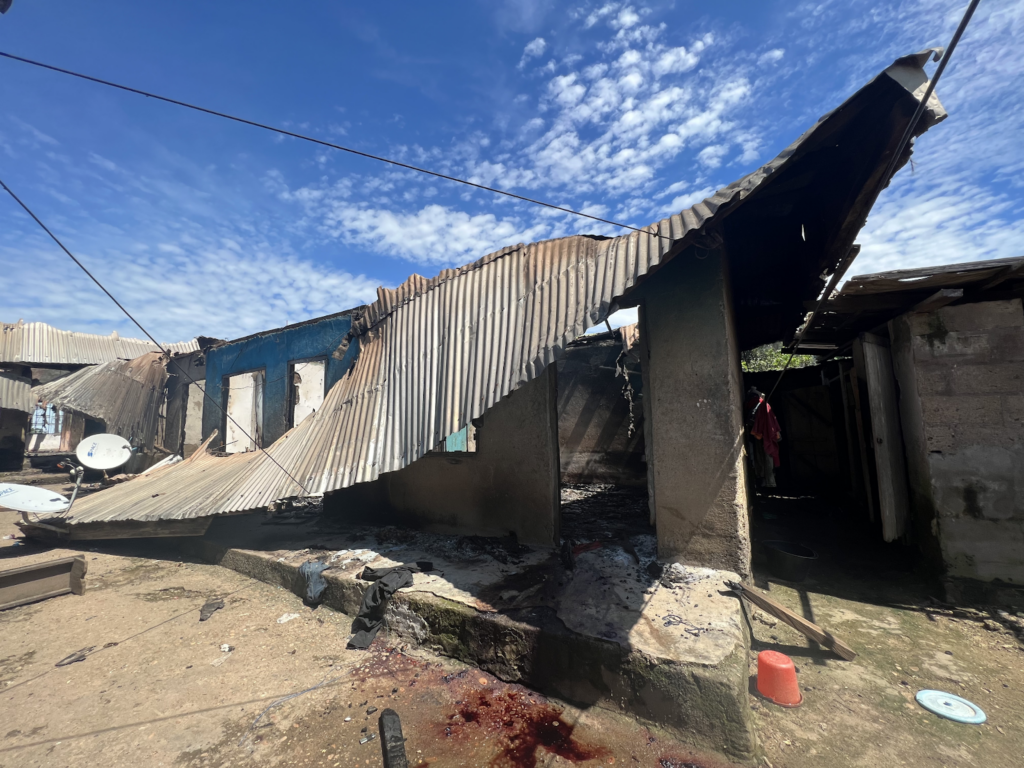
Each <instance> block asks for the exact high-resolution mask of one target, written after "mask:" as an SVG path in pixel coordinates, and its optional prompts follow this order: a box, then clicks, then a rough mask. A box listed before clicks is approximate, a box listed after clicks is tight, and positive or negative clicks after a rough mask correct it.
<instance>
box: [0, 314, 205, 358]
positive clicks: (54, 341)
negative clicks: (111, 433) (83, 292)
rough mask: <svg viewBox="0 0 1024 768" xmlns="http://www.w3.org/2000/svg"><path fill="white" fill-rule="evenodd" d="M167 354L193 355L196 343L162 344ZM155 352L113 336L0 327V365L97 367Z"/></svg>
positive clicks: (43, 325)
mask: <svg viewBox="0 0 1024 768" xmlns="http://www.w3.org/2000/svg"><path fill="white" fill-rule="evenodd" d="M165 348H166V349H167V350H168V351H169V352H171V353H183V352H195V351H197V350H198V349H199V342H198V341H196V340H195V339H193V340H192V341H183V342H179V343H177V344H166V345H165ZM156 351H158V348H157V346H156V345H155V344H154V343H153V342H151V341H148V340H142V339H122V338H121V337H120V336H118V335H117V333H112V334H111V335H110V336H98V335H95V334H91V333H77V332H75V331H62V330H59V329H57V328H54V327H53V326H51V325H47V324H46V323H24V322H21V321H19V322H17V323H3V325H2V326H0V363H21V364H22V365H98V364H100V363H107V362H110V361H111V360H132V359H134V358H136V357H138V356H139V355H143V354H145V353H146V352H156Z"/></svg>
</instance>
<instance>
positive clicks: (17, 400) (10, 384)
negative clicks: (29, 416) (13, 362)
mask: <svg viewBox="0 0 1024 768" xmlns="http://www.w3.org/2000/svg"><path fill="white" fill-rule="evenodd" d="M35 404H36V401H35V400H34V399H33V397H32V380H31V379H28V378H26V377H24V376H19V375H17V374H16V373H11V372H10V371H0V408H8V409H10V410H12V411H24V412H25V413H32V412H33V411H34V410H35Z"/></svg>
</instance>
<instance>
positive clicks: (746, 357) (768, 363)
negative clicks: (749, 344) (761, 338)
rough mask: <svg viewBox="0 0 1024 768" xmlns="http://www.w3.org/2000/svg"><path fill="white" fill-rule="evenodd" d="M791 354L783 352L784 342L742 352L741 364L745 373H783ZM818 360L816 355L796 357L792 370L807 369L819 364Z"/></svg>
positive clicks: (791, 364)
mask: <svg viewBox="0 0 1024 768" xmlns="http://www.w3.org/2000/svg"><path fill="white" fill-rule="evenodd" d="M788 359H789V353H788V352H783V351H782V342H781V341H777V342H775V343H774V344H765V345H764V346H762V347H756V348H754V349H751V350H748V351H746V352H742V353H741V354H740V364H741V365H742V366H743V372H744V373H760V372H761V371H781V370H782V369H783V368H785V367H786V361H787V360H788ZM817 362H818V359H817V358H816V357H815V356H814V355H795V356H794V357H793V362H792V363H790V364H789V367H790V368H806V367H807V366H809V365H815V364H817Z"/></svg>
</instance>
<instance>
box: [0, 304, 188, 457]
mask: <svg viewBox="0 0 1024 768" xmlns="http://www.w3.org/2000/svg"><path fill="white" fill-rule="evenodd" d="M164 348H165V349H167V350H169V351H170V352H172V353H174V354H180V353H189V352H193V351H195V350H197V349H198V348H199V341H198V340H193V341H190V342H180V343H177V344H168V345H164ZM158 349H159V347H158V346H157V345H156V344H154V343H153V342H151V341H148V340H142V339H130V338H121V336H120V335H118V334H117V333H116V332H114V333H112V334H111V335H110V336H100V335H97V334H89V333H79V332H76V331H62V330H59V329H57V328H54V327H52V326H50V325H47V324H46V323H25V322H23V321H21V320H19V321H18V322H17V323H3V325H2V327H0V368H3V369H5V370H6V371H7V373H8V374H9V375H11V376H14V377H16V378H19V379H23V380H24V381H27V382H28V384H29V387H30V388H35V389H34V390H33V391H32V392H31V394H30V395H29V397H30V398H31V404H30V407H29V410H28V414H27V416H16V415H14V414H13V413H12V414H7V415H6V417H5V418H4V424H7V425H8V427H9V429H5V427H3V426H0V430H3V431H4V433H5V438H6V444H7V446H8V447H7V451H8V453H7V455H8V458H9V460H10V464H11V466H12V467H13V465H14V463H16V461H15V459H14V458H13V456H15V455H18V454H19V452H20V455H21V456H22V458H23V457H24V455H25V454H27V455H28V456H29V457H30V459H32V460H33V461H36V462H39V463H41V464H43V465H46V464H49V463H52V461H53V460H54V459H55V458H56V457H59V456H63V455H66V454H68V453H70V452H73V451H74V449H75V446H77V444H78V441H79V440H81V439H82V437H83V436H84V435H87V434H95V433H97V432H101V431H104V429H106V428H107V427H104V422H106V421H107V420H108V419H107V418H104V417H97V416H94V415H91V414H90V413H89V412H88V411H86V410H82V409H78V410H74V409H68V410H67V411H66V412H65V410H63V407H62V406H61V405H60V404H58V403H57V402H56V400H54V399H52V398H51V397H50V395H52V394H54V393H58V392H63V391H65V390H66V389H69V388H72V389H74V390H75V393H76V394H75V402H80V403H81V402H85V401H86V400H89V399H90V397H93V398H100V399H102V398H103V395H102V393H100V392H94V393H93V394H92V395H91V396H90V395H88V394H87V390H88V389H96V387H97V386H99V385H101V384H105V383H106V382H107V379H106V378H105V377H100V378H99V379H94V378H93V377H92V376H93V375H92V374H86V373H83V372H84V371H88V370H89V369H91V368H93V367H95V366H101V365H105V364H110V363H114V364H115V367H116V366H117V364H119V363H121V362H125V361H129V360H132V359H135V358H139V357H140V356H142V355H145V354H147V353H151V352H155V351H157V350H158ZM76 373H79V374H81V376H82V377H84V379H85V380H86V381H87V382H91V383H88V384H86V385H85V386H84V387H83V386H80V385H79V383H78V382H79V381H80V379H79V378H76V379H73V380H71V381H70V382H65V383H64V384H57V385H55V386H54V387H53V388H49V389H47V387H48V386H49V385H51V384H54V383H55V382H57V381H59V380H60V379H62V378H65V377H69V376H71V375H73V374H76ZM108 373H109V372H108ZM80 378H81V377H80ZM8 386H14V385H8ZM21 387H22V395H24V392H23V389H24V383H22V384H21ZM40 387H42V388H43V389H40ZM119 391H121V390H119ZM40 392H42V393H43V394H44V395H45V398H44V401H43V402H42V403H40V401H39V396H38V395H39V393H40ZM8 395H9V396H11V397H13V392H10V393H8ZM22 405H25V403H24V402H23V403H22ZM107 405H109V404H107ZM3 407H4V408H6V407H7V406H3ZM100 411H102V413H104V414H105V415H106V416H107V417H111V414H110V410H109V408H108V407H104V408H101V409H100ZM22 413H23V412H22ZM155 418H156V417H155V416H154V419H155ZM122 421H123V419H122ZM18 422H22V423H23V427H24V429H23V431H24V437H23V438H22V439H21V440H20V441H19V440H18V439H17V438H16V435H15V433H16V432H18V431H19V430H21V429H22V427H19V426H18V424H17V423H18ZM118 434H120V433H118ZM18 444H20V451H19V448H18ZM17 463H18V467H16V468H20V461H19V462H17Z"/></svg>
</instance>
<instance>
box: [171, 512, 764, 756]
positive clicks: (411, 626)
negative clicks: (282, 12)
mask: <svg viewBox="0 0 1024 768" xmlns="http://www.w3.org/2000/svg"><path fill="white" fill-rule="evenodd" d="M225 532H228V533H235V534H237V530H235V529H234V528H232V529H230V530H228V529H227V528H225V531H222V535H223V534H224V533H225ZM323 538H324V537H322V536H319V535H318V537H317V540H318V541H319V540H322V539H323ZM279 543H281V544H284V543H285V542H279ZM182 544H183V546H184V547H186V548H187V551H189V552H191V553H193V554H195V555H198V556H200V557H202V558H203V559H205V560H207V561H208V562H214V563H219V564H220V565H223V566H225V567H228V568H231V569H233V570H236V571H238V572H239V573H243V574H245V575H247V576H249V577H251V578H255V579H259V580H261V581H266V582H267V583H270V584H276V585H279V586H282V587H284V588H285V589H289V590H291V591H292V592H294V593H295V594H299V595H301V594H302V593H303V591H304V589H305V584H304V583H303V579H302V578H301V577H300V576H299V575H298V566H299V564H301V562H303V561H304V560H305V559H307V558H308V557H309V555H308V550H305V549H300V550H296V551H292V552H289V551H287V550H274V551H258V550H248V549H234V548H230V547H226V546H224V545H223V544H221V543H215V542H214V541H212V540H209V539H206V538H204V539H198V540H195V539H188V540H183V541H182ZM360 551H364V550H360ZM389 552H390V550H389ZM282 554H284V555H285V557H281V555H282ZM390 554H391V555H394V556H395V557H397V558H398V559H399V560H401V561H410V560H417V559H420V558H419V557H417V556H416V554H415V553H405V554H404V555H395V554H394V553H393V552H390ZM623 557H626V558H627V559H628V556H625V554H624V553H623ZM551 558H552V560H553V561H554V563H555V564H556V566H555V567H556V568H557V570H559V571H560V570H561V566H560V565H558V564H557V563H558V560H557V555H554V554H552V555H551ZM373 562H374V564H375V565H381V564H382V565H389V564H393V563H391V561H388V560H387V559H386V558H385V559H383V562H379V561H373ZM435 562H436V563H437V564H438V567H441V568H442V569H443V570H444V572H445V577H444V578H443V579H442V582H444V581H445V580H449V581H450V580H452V579H453V574H454V573H455V572H456V571H458V570H459V567H460V566H461V567H462V568H463V569H465V568H466V567H470V568H479V564H477V565H474V564H473V563H468V562H464V563H461V564H460V565H459V566H456V565H455V564H453V563H446V562H441V561H438V559H437V558H435ZM624 562H625V561H624ZM360 570H362V568H361V567H358V568H347V569H344V568H332V569H331V570H328V571H327V572H326V573H325V574H324V577H325V579H326V581H327V584H328V586H327V589H326V590H325V592H324V595H323V603H324V605H327V606H329V607H331V608H334V609H335V610H339V611H342V612H344V613H347V614H350V615H354V614H355V613H357V612H358V610H359V604H360V599H361V595H362V592H363V590H365V588H366V582H361V581H358V580H357V579H356V576H355V575H356V573H358V572H359V571H360ZM507 570H508V569H505V568H502V567H498V566H497V564H495V565H494V566H493V567H492V568H491V571H492V574H491V575H492V576H493V577H496V578H498V579H499V580H500V579H501V578H502V577H503V576H507V575H508V573H507V572H506V571H507ZM521 573H524V572H522V571H521ZM709 573H711V574H713V579H711V580H705V581H704V582H700V583H699V584H696V585H694V586H693V587H692V590H693V591H694V592H695V594H696V593H698V592H700V589H699V588H698V587H700V588H703V589H706V590H708V591H710V592H711V593H712V594H714V595H715V596H716V597H718V596H719V593H721V592H723V585H722V580H723V579H735V578H736V576H735V574H729V573H725V572H710V571H709ZM576 577H578V574H577V576H576ZM576 577H574V578H576ZM416 578H417V579H418V580H419V581H420V583H421V587H422V588H420V589H417V588H416V587H415V586H414V587H413V588H407V589H403V590H401V591H399V592H397V593H396V594H395V595H394V597H393V598H392V601H391V604H390V606H389V612H388V615H387V629H388V630H389V631H390V632H392V633H394V634H393V635H392V638H394V637H395V636H397V637H399V638H401V639H403V640H406V641H408V642H411V643H416V644H419V643H422V644H424V645H425V646H427V647H429V648H431V649H432V650H434V651H436V652H439V653H441V654H444V655H446V656H450V657H452V658H456V659H459V660H461V661H465V662H467V663H470V664H474V665H476V666H478V667H479V668H480V669H483V670H486V671H488V672H490V673H492V674H494V675H495V676H497V677H499V678H500V679H502V680H505V681H507V682H518V683H522V684H525V685H528V686H531V687H533V688H536V689H538V690H540V691H542V692H546V693H549V694H553V695H556V696H560V697H563V698H565V699H567V700H569V701H571V702H574V703H577V704H579V705H581V706H597V707H602V708H605V709H610V710H613V711H619V712H626V713H629V714H631V715H633V716H635V717H637V718H638V720H640V721H641V723H643V722H645V721H646V722H647V723H653V724H657V725H659V726H661V727H664V728H667V729H668V730H670V731H671V732H673V734H674V735H676V736H677V737H679V738H682V739H684V740H686V741H687V742H689V743H692V744H693V745H694V746H695V747H698V748H700V749H702V750H705V751H711V752H716V753H720V754H721V753H724V754H725V755H728V756H729V758H731V759H732V760H738V761H740V762H742V763H744V764H750V763H752V761H753V759H754V755H755V750H756V737H755V735H754V724H753V720H752V717H751V712H750V705H749V702H748V697H749V694H748V691H747V686H748V676H749V669H748V664H749V662H748V653H749V639H748V636H747V633H746V632H745V631H744V629H743V623H742V617H741V613H740V607H739V603H738V601H736V600H735V599H734V598H731V597H727V596H724V595H723V596H721V599H720V600H719V603H720V607H721V615H718V616H717V623H715V622H712V623H714V627H715V629H714V631H711V632H706V633H701V634H700V637H692V636H690V635H689V634H686V633H683V632H679V633H678V634H679V635H680V640H679V641H678V642H676V643H675V644H672V643H669V644H666V643H665V642H664V641H663V640H661V641H655V642H653V643H650V644H649V643H645V642H644V638H647V639H648V640H649V639H650V638H651V637H652V631H654V633H655V634H657V632H658V631H661V632H662V634H664V633H665V629H666V628H662V627H661V625H660V622H658V621H656V620H655V619H654V618H652V617H648V616H646V614H645V616H644V618H643V619H641V620H638V621H635V622H634V625H635V626H634V633H639V635H638V636H637V637H633V636H632V635H631V639H630V641H629V642H615V641H609V640H606V639H602V638H601V637H595V636H593V635H590V634H586V633H585V632H579V631H573V630H571V629H569V628H568V627H567V626H566V624H565V623H564V622H563V621H562V620H561V619H559V617H558V615H556V612H555V611H554V610H552V609H551V608H550V607H547V606H545V607H524V608H521V609H514V610H508V611H505V612H496V611H495V610H494V609H493V608H490V609H489V610H481V609H479V608H474V607H471V605H468V604H466V603H465V602H464V601H465V600H467V599H470V602H472V600H471V598H472V597H473V595H472V594H470V593H464V592H462V591H461V590H460V589H454V590H453V589H451V588H449V589H448V590H446V591H445V592H444V594H445V597H440V596H438V594H435V592H436V591H437V590H438V585H437V584H434V583H429V584H428V583H424V582H425V581H429V579H430V578H435V577H428V576H426V575H422V574H417V576H416ZM542 580H543V579H542ZM712 581H713V582H714V583H711V582H712ZM450 586H451V585H449V587H450ZM653 589H654V592H655V597H658V599H660V600H662V601H668V603H666V604H665V605H661V606H660V607H658V603H657V601H653V603H652V604H651V605H648V603H647V602H644V603H643V607H642V609H641V610H644V611H647V610H648V609H650V610H651V611H654V610H658V611H659V613H661V612H669V613H673V614H678V613H681V612H684V611H686V610H692V607H691V606H692V602H693V600H694V599H695V598H694V596H689V597H688V596H687V595H686V594H685V590H684V592H679V593H678V594H677V592H676V591H666V590H665V588H663V587H658V586H654V587H653ZM474 591H479V590H478V589H475V590H474ZM662 592H665V594H661V593H662ZM703 594H705V593H703V592H700V597H701V598H703ZM460 595H461V597H460ZM659 596H660V597H659ZM712 599H713V600H714V599H715V598H712ZM701 602H702V603H703V602H704V600H703V599H701ZM669 603H671V604H669ZM688 604H689V605H688ZM695 621H699V622H701V626H703V625H704V624H705V623H707V622H705V621H704V619H702V618H700V617H695ZM640 625H643V626H640ZM674 629H675V630H678V627H675V628H674ZM679 651H681V654H680V653H678V652H679Z"/></svg>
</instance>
